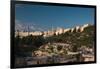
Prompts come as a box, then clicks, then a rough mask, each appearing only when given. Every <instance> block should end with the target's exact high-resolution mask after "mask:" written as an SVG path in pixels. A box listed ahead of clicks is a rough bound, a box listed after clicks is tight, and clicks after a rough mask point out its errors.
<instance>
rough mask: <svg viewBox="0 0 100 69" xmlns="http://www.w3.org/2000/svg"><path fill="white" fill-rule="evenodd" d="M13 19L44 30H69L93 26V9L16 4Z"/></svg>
mask: <svg viewBox="0 0 100 69" xmlns="http://www.w3.org/2000/svg"><path fill="white" fill-rule="evenodd" d="M15 19H16V20H17V21H20V23H22V24H35V25H37V26H42V27H44V28H51V27H52V26H53V28H57V27H63V28H71V27H75V26H77V25H83V24H87V23H89V24H94V8H80V7H61V6H43V5H42V6H41V5H28V4H17V5H16V8H15Z"/></svg>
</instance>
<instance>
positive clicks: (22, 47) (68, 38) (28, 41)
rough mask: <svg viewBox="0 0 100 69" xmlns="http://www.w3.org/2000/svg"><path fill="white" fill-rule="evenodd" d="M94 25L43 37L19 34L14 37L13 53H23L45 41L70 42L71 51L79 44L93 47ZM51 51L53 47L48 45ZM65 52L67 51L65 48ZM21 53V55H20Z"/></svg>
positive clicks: (32, 49)
mask: <svg viewBox="0 0 100 69" xmlns="http://www.w3.org/2000/svg"><path fill="white" fill-rule="evenodd" d="M94 37H95V36H94V26H89V27H87V28H85V30H84V31H83V32H75V31H74V32H70V31H69V32H66V33H63V34H59V35H54V36H51V37H46V38H44V37H43V36H32V35H29V36H27V37H23V38H20V36H17V37H15V45H14V46H15V47H14V48H15V49H14V50H15V53H16V55H18V56H19V54H21V53H22V54H23V52H32V51H35V50H37V49H38V48H39V47H40V46H42V45H45V44H47V43H57V42H58V43H66V44H70V45H71V46H72V48H71V49H70V50H71V51H73V52H76V51H77V50H78V48H80V47H81V46H86V47H93V45H94ZM49 48H50V49H51V51H49V52H52V51H53V47H52V46H51V47H49ZM61 49H62V47H61V46H59V47H58V48H57V50H58V51H60V50H61ZM65 52H66V53H67V51H66V50H65ZM22 54H21V56H22Z"/></svg>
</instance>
